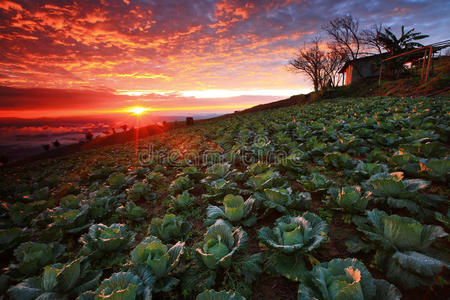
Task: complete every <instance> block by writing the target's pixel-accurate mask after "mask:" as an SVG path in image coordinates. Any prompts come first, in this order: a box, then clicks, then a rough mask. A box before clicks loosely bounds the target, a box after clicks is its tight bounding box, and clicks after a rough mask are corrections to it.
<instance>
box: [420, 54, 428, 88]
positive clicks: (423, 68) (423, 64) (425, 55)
mask: <svg viewBox="0 0 450 300" xmlns="http://www.w3.org/2000/svg"><path fill="white" fill-rule="evenodd" d="M426 57H427V50H425V52H424V53H423V61H422V75H421V76H420V81H422V80H423V73H424V72H425V58H426Z"/></svg>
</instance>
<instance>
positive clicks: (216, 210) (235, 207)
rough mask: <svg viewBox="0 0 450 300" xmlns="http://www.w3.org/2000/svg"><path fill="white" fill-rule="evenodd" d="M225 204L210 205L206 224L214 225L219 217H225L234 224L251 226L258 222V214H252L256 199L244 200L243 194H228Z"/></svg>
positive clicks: (207, 210)
mask: <svg viewBox="0 0 450 300" xmlns="http://www.w3.org/2000/svg"><path fill="white" fill-rule="evenodd" d="M223 204H224V206H221V207H218V206H214V205H211V204H210V205H208V208H207V209H206V215H207V217H208V218H207V219H206V221H205V224H206V225H207V226H209V225H212V224H214V223H215V222H216V220H217V219H223V220H226V221H228V222H230V223H231V224H233V225H243V226H246V227H250V226H253V225H255V223H256V215H255V214H252V208H253V204H254V199H252V198H249V199H247V200H246V201H244V198H242V196H235V195H232V194H228V195H226V196H225V198H224V199H223Z"/></svg>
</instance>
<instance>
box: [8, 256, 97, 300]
mask: <svg viewBox="0 0 450 300" xmlns="http://www.w3.org/2000/svg"><path fill="white" fill-rule="evenodd" d="M89 267H90V265H89V262H88V260H87V259H86V257H80V258H77V259H75V260H74V261H71V262H69V263H67V264H54V265H50V266H46V267H45V268H44V272H43V273H42V275H41V276H37V277H30V278H28V279H25V280H24V281H22V282H20V283H19V284H17V285H15V286H12V287H10V288H9V289H8V296H9V298H10V299H12V300H34V299H73V298H76V297H77V296H80V295H81V294H82V293H84V292H86V291H88V290H91V289H93V288H95V287H96V286H97V283H98V280H99V279H100V277H101V275H102V271H90V270H89Z"/></svg>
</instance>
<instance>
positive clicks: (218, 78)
mask: <svg viewBox="0 0 450 300" xmlns="http://www.w3.org/2000/svg"><path fill="white" fill-rule="evenodd" d="M344 14H352V15H353V16H354V17H357V18H359V19H360V22H361V26H363V27H364V26H369V25H371V24H379V23H383V24H385V25H387V26H391V27H392V28H393V29H394V31H395V32H398V30H399V29H400V26H401V25H403V24H405V25H406V26H407V28H410V27H414V28H416V30H417V31H420V32H423V33H426V34H429V35H430V38H428V39H427V40H424V41H423V43H424V44H428V43H432V42H437V41H441V40H444V39H448V38H449V36H448V29H449V28H450V17H449V16H450V2H449V1H448V0H447V1H443V0H433V1H432V0H430V1H420V0H378V1H360V0H331V1H326V0H317V1H309V0H298V1H295V0H280V1H265V0H258V1H256V0H253V1H245V0H240V1H238V0H199V1H195V0H177V1H175V0H161V1H156V0H123V1H121V0H115V1H107V0H99V1H87V0H78V1H62V0H47V1H41V0H28V1H27V0H22V1H18V0H0V117H22V118H36V117H44V116H45V117H55V116H74V115H90V114H105V113H117V112H121V111H126V110H127V108H129V107H132V106H136V105H139V106H145V107H148V108H150V112H152V113H154V114H160V115H161V114H170V115H176V114H193V115H195V114H202V113H211V112H215V113H223V112H232V111H235V110H241V109H244V108H247V107H251V106H253V105H257V104H260V103H265V102H271V101H275V100H279V99H283V98H287V97H289V96H291V95H294V94H301V93H307V92H309V91H311V90H312V87H311V83H310V82H309V81H308V80H307V79H306V78H305V77H302V76H301V75H298V74H292V73H289V72H287V70H286V64H287V62H288V60H289V58H291V57H292V56H293V54H294V53H295V51H296V49H297V48H298V47H299V46H302V45H304V44H305V43H307V42H308V41H310V40H311V39H312V38H313V37H314V36H315V35H317V34H322V36H323V37H326V36H325V35H324V34H323V33H321V25H322V24H324V23H326V22H327V21H328V20H330V19H332V18H334V17H336V16H340V15H344Z"/></svg>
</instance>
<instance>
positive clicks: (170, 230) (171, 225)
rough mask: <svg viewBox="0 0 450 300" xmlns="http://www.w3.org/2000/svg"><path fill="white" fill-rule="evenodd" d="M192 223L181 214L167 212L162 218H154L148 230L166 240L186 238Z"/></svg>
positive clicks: (149, 232) (150, 233)
mask: <svg viewBox="0 0 450 300" xmlns="http://www.w3.org/2000/svg"><path fill="white" fill-rule="evenodd" d="M191 228H192V224H191V223H189V222H187V221H186V220H184V219H183V218H182V217H181V216H176V215H174V214H166V215H164V217H163V218H162V219H161V218H153V219H152V221H151V224H150V227H149V230H148V234H149V235H153V236H156V237H158V238H160V239H161V240H162V241H164V242H168V241H173V240H178V239H179V240H183V239H186V234H187V233H188V232H189V231H190V230H191Z"/></svg>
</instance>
